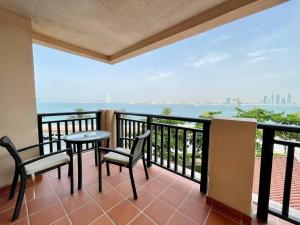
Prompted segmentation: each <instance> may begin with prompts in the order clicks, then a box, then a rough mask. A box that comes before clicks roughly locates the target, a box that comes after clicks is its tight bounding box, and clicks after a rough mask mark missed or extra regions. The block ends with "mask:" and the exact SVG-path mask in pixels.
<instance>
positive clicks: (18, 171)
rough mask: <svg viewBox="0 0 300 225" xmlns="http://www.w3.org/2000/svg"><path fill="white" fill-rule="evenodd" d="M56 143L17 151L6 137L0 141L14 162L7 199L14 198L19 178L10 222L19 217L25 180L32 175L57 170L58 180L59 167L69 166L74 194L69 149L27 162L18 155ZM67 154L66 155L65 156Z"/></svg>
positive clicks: (0, 144) (70, 152) (70, 151)
mask: <svg viewBox="0 0 300 225" xmlns="http://www.w3.org/2000/svg"><path fill="white" fill-rule="evenodd" d="M55 142H57V141H52V142H46V143H41V144H37V145H32V146H29V147H26V148H22V149H19V150H17V149H16V147H15V146H14V144H13V143H12V141H11V140H10V139H9V138H8V137H7V136H4V137H2V138H1V139H0V146H2V147H4V148H6V149H7V151H8V152H9V154H10V155H11V156H12V157H13V159H14V161H15V174H14V178H13V182H12V185H11V189H10V193H9V199H12V198H13V197H14V194H15V191H16V187H17V183H18V179H19V176H20V178H21V181H20V190H19V195H18V198H17V203H16V206H15V210H14V214H13V217H12V220H13V221H14V220H16V219H18V217H19V213H20V209H21V205H22V201H23V198H24V193H25V189H26V183H27V179H28V178H29V177H30V176H32V175H39V174H42V173H44V172H47V171H50V170H53V169H56V168H57V169H58V178H59V179H60V176H61V175H60V167H61V166H63V165H66V164H69V169H70V177H71V185H70V186H71V187H70V189H71V194H73V192H74V187H73V186H74V179H73V152H72V149H71V148H67V149H64V150H58V151H56V152H53V153H50V154H45V155H41V156H38V157H35V158H31V159H28V160H25V161H23V160H22V158H21V157H20V155H19V152H23V151H26V150H29V149H32V148H36V147H39V146H41V145H46V144H51V143H55ZM66 153H67V154H66Z"/></svg>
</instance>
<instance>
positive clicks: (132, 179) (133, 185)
mask: <svg viewBox="0 0 300 225" xmlns="http://www.w3.org/2000/svg"><path fill="white" fill-rule="evenodd" d="M129 175H130V181H131V186H132V191H133V196H134V199H137V193H136V189H135V183H134V178H133V172H132V167H129Z"/></svg>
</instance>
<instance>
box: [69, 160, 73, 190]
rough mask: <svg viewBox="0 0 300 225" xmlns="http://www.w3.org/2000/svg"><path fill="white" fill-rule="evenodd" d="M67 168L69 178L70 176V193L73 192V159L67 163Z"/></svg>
mask: <svg viewBox="0 0 300 225" xmlns="http://www.w3.org/2000/svg"><path fill="white" fill-rule="evenodd" d="M69 170H70V178H71V184H70V185H71V186H70V189H71V195H72V194H73V193H74V171H73V160H71V162H70V163H69Z"/></svg>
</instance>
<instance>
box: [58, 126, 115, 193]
mask: <svg viewBox="0 0 300 225" xmlns="http://www.w3.org/2000/svg"><path fill="white" fill-rule="evenodd" d="M110 135H111V134H110V132H108V131H102V130H97V131H82V132H77V133H72V134H68V135H66V136H64V137H63V138H62V139H63V140H64V141H65V142H66V143H67V145H70V144H75V145H77V155H78V157H77V159H78V190H80V189H82V144H87V143H94V144H95V164H96V166H98V173H99V192H100V191H102V166H101V151H99V142H100V141H103V140H107V142H106V144H107V147H109V138H110Z"/></svg>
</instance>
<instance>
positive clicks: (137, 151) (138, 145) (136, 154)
mask: <svg viewBox="0 0 300 225" xmlns="http://www.w3.org/2000/svg"><path fill="white" fill-rule="evenodd" d="M149 135H150V130H147V131H146V132H145V133H144V134H143V135H140V136H136V137H135V139H134V142H133V145H132V148H131V152H130V154H131V155H133V157H132V163H133V164H134V163H135V162H136V161H137V160H139V159H140V158H141V157H142V155H143V154H144V147H145V143H146V140H147V137H148V136H149Z"/></svg>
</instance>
